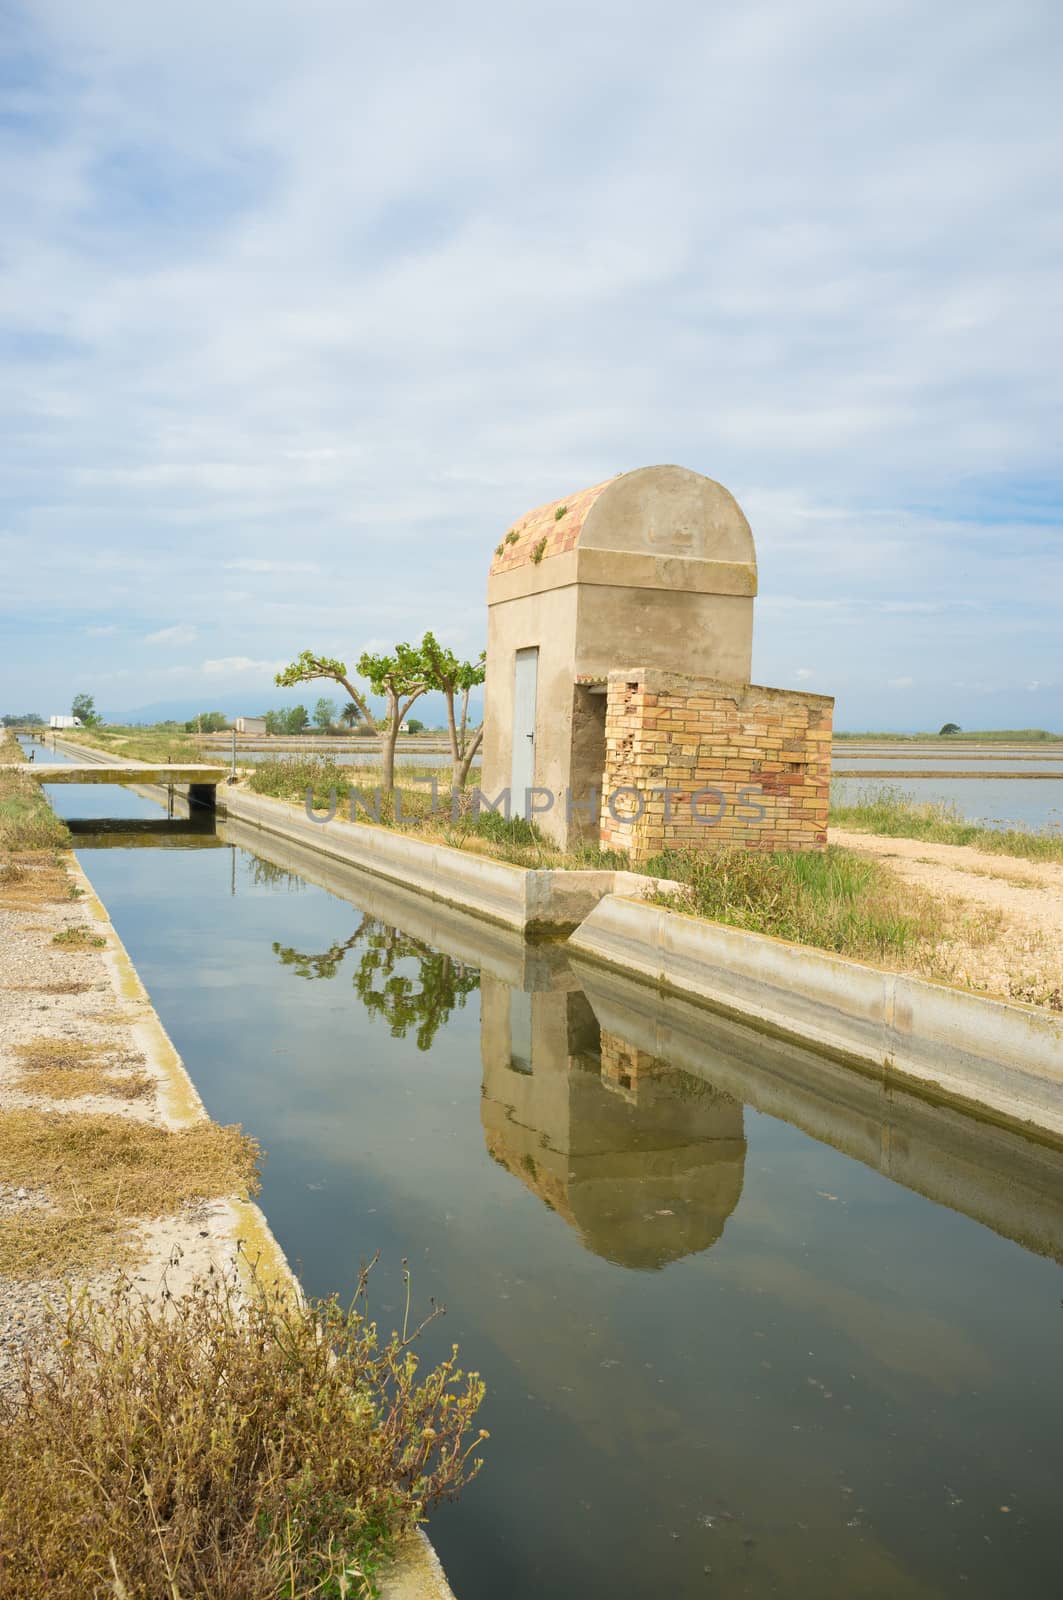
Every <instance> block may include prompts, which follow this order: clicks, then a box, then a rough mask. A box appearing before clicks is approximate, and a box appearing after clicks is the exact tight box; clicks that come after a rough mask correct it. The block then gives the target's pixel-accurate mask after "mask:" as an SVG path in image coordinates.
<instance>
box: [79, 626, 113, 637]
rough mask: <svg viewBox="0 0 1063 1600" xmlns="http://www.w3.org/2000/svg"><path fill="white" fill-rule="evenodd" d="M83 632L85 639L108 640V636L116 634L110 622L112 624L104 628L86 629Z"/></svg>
mask: <svg viewBox="0 0 1063 1600" xmlns="http://www.w3.org/2000/svg"><path fill="white" fill-rule="evenodd" d="M84 631H85V634H86V635H87V637H88V638H90V639H108V638H110V636H111V635H112V634H114V633H117V632H118V628H117V626H116V625H115V624H114V623H113V622H112V623H109V624H108V625H107V626H106V627H99V628H86V629H85V630H84Z"/></svg>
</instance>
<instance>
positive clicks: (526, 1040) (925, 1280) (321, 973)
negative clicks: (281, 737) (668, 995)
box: [50, 786, 1063, 1600]
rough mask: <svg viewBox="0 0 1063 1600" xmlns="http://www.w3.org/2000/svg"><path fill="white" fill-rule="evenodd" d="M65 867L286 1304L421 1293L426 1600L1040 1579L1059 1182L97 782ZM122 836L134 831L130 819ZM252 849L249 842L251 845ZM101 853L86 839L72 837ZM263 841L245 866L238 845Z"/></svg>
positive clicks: (659, 1006)
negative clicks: (455, 1363)
mask: <svg viewBox="0 0 1063 1600" xmlns="http://www.w3.org/2000/svg"><path fill="white" fill-rule="evenodd" d="M50 793H51V796H52V799H53V802H54V804H55V805H56V806H57V808H58V809H60V810H61V812H62V813H63V814H64V815H66V816H68V817H82V818H84V817H86V816H90V817H91V816H92V815H95V816H96V817H100V816H102V815H106V816H109V817H113V816H114V815H115V812H116V811H121V812H122V814H123V815H124V816H126V817H127V818H128V820H129V821H130V822H131V823H132V824H133V825H134V830H135V831H128V832H126V833H125V834H123V833H122V832H115V831H114V829H113V828H112V829H110V830H109V831H108V832H107V833H105V834H94V833H88V834H82V835H80V836H79V839H78V849H79V851H83V852H84V856H83V859H84V861H85V865H86V868H87V870H88V872H89V875H90V877H91V878H92V880H93V882H94V884H95V886H96V887H97V889H98V890H99V892H100V894H101V896H102V898H103V900H104V903H105V904H106V906H107V907H108V909H109V911H110V913H111V916H112V918H113V921H114V923H115V926H116V928H117V930H118V932H119V934H120V935H121V937H122V939H123V940H124V942H125V944H126V946H127V948H128V949H129V952H130V954H131V956H132V958H133V960H134V962H135V963H136V965H137V967H138V969H139V971H140V973H141V976H142V977H143V979H144V981H145V983H146V985H147V987H148V989H149V991H150V993H151V996H152V999H153V1000H154V1002H155V1005H156V1007H157V1009H158V1011H159V1013H160V1015H161V1017H162V1020H163V1023H164V1024H165V1026H166V1027H167V1029H168V1030H169V1032H170V1034H171V1036H172V1037H173V1039H174V1042H175V1043H176V1045H177V1047H178V1049H179V1050H180V1051H181V1053H182V1055H183V1056H184V1059H185V1061H186V1063H187V1065H188V1068H189V1071H190V1072H191V1074H192V1076H193V1078H194V1080H195V1082H196V1084H197V1086H198V1088H199V1090H200V1092H201V1093H202V1095H203V1098H204V1101H205V1102H206V1105H207V1107H208V1109H209V1111H210V1112H211V1114H212V1115H213V1116H214V1117H216V1118H217V1119H219V1120H221V1121H226V1122H228V1121H239V1122H242V1123H243V1124H244V1126H245V1127H246V1128H248V1129H249V1130H250V1131H251V1132H252V1133H254V1134H255V1135H256V1136H257V1137H258V1138H259V1139H260V1140H261V1141H262V1144H263V1146H264V1147H265V1149H266V1151H267V1152H268V1159H267V1162H266V1167H265V1174H264V1185H263V1194H262V1203H263V1206H264V1208H265V1211H266V1214H267V1216H268V1218H269V1221H270V1223H271V1225H272V1227H273V1229H274V1231H275V1232H276V1234H277V1237H278V1238H279V1240H280V1242H281V1244H282V1245H283V1247H284V1249H285V1250H286V1251H287V1253H288V1256H289V1258H290V1260H291V1261H292V1262H293V1264H295V1265H296V1267H297V1269H298V1270H299V1272H300V1274H301V1277H302V1280H303V1283H304V1284H305V1286H306V1288H307V1290H308V1291H310V1292H311V1293H314V1294H328V1293H331V1292H332V1291H337V1292H339V1293H340V1294H341V1295H347V1294H349V1293H350V1292H351V1290H352V1288H353V1285H354V1283H355V1279H356V1274H357V1270H358V1265H359V1262H361V1261H363V1260H365V1259H367V1258H368V1257H370V1256H371V1255H372V1254H373V1253H374V1252H375V1251H378V1250H379V1251H380V1252H381V1262H380V1264H379V1266H378V1267H377V1269H376V1270H375V1272H374V1274H373V1298H372V1303H371V1309H372V1310H373V1311H374V1312H375V1314H376V1315H377V1316H378V1317H379V1319H380V1321H381V1322H382V1324H384V1325H385V1326H386V1327H390V1326H391V1325H392V1324H393V1323H394V1322H395V1321H396V1319H398V1318H400V1317H401V1305H402V1292H401V1263H402V1261H403V1259H404V1258H407V1259H408V1260H409V1263H410V1265H411V1267H412V1271H413V1291H414V1297H415V1301H416V1303H417V1304H419V1305H420V1306H421V1307H427V1305H428V1302H429V1299H430V1297H432V1296H435V1297H436V1298H438V1299H439V1300H440V1301H443V1302H445V1303H446V1305H447V1307H448V1310H447V1315H446V1316H445V1318H443V1319H441V1320H440V1321H438V1322H436V1323H434V1324H433V1325H432V1326H431V1327H430V1328H429V1329H428V1332H427V1334H426V1337H425V1348H424V1354H425V1356H426V1358H431V1357H432V1356H433V1355H434V1354H436V1353H438V1352H440V1351H441V1350H442V1349H444V1348H445V1347H447V1346H449V1344H450V1342H451V1341H457V1342H459V1343H460V1345H461V1347H462V1355H463V1360H464V1362H465V1364H466V1365H467V1366H472V1367H475V1368H478V1369H479V1370H481V1371H482V1372H483V1374H484V1375H485V1377H486V1379H487V1382H488V1390H489V1398H488V1400H487V1402H486V1406H485V1414H484V1417H483V1422H484V1425H485V1426H486V1427H488V1428H489V1429H490V1430H491V1434H492V1438H491V1441H490V1444H489V1447H488V1460H487V1465H486V1467H485V1469H484V1471H483V1473H482V1475H481V1476H480V1478H479V1479H478V1480H477V1482H476V1483H475V1484H474V1485H473V1486H472V1487H471V1488H470V1489H469V1490H468V1491H467V1492H466V1494H465V1495H464V1496H463V1498H462V1499H461V1500H460V1501H458V1502H457V1503H456V1504H454V1505H451V1506H447V1507H444V1508H442V1509H441V1510H440V1511H439V1512H437V1514H436V1515H435V1516H434V1517H433V1520H432V1525H431V1532H432V1537H433V1540H434V1542H435V1543H436V1545H437V1548H438V1549H439V1551H440V1554H441V1556H442V1558H443V1561H444V1564H445V1566H446V1567H447V1570H448V1573H449V1575H450V1578H451V1581H452V1583H453V1585H454V1588H455V1591H456V1593H457V1595H458V1596H459V1597H460V1600H498V1597H500V1596H503V1595H504V1596H506V1597H507V1600H541V1597H542V1596H543V1595H551V1596H557V1597H559V1600H562V1597H563V1600H568V1597H572V1600H629V1597H631V1600H634V1597H636V1596H637V1597H642V1596H658V1595H660V1596H669V1597H676V1600H679V1597H682V1600H686V1597H693V1596H728V1597H730V1596H738V1595H741V1596H756V1597H762V1596H764V1597H766V1596H770V1595H785V1596H787V1597H789V1600H806V1597H807V1600H835V1597H836V1600H854V1597H876V1600H877V1597H882V1600H885V1597H889V1600H929V1597H932V1596H935V1597H940V1596H964V1597H967V1600H971V1597H974V1596H984V1597H990V1596H991V1597H993V1600H998V1597H999V1596H1001V1595H1003V1594H1020V1595H1023V1596H1027V1597H1030V1600H1033V1597H1037V1596H1049V1595H1056V1594H1058V1593H1060V1592H1061V1591H1063V1550H1061V1546H1060V1541H1059V1536H1058V1527H1059V1485H1060V1482H1061V1481H1063V1427H1061V1426H1060V1422H1061V1404H1060V1402H1061V1399H1063V1360H1061V1354H1063V1305H1061V1297H1063V1273H1061V1271H1060V1266H1059V1262H1060V1261H1061V1260H1063V1157H1061V1156H1060V1155H1059V1154H1058V1153H1055V1152H1053V1151H1051V1150H1048V1149H1045V1148H1044V1147H1041V1146H1038V1145H1036V1144H1032V1143H1031V1144H1028V1143H1026V1141H1024V1140H1022V1139H1021V1138H1019V1137H1018V1136H1016V1135H1013V1134H1005V1133H1003V1132H1002V1131H1000V1130H993V1129H992V1128H988V1127H986V1126H984V1125H979V1124H977V1123H973V1122H968V1121H967V1120H966V1119H963V1118H961V1117H958V1116H956V1115H955V1114H952V1113H948V1112H945V1111H942V1110H935V1109H934V1108H932V1107H928V1106H924V1105H921V1104H920V1103H919V1102H918V1101H915V1100H908V1099H907V1098H906V1097H904V1096H897V1095H894V1096H884V1095H883V1094H882V1093H881V1091H880V1090H878V1089H877V1088H876V1087H875V1086H874V1085H872V1084H870V1083H868V1082H867V1081H866V1080H863V1079H861V1078H859V1077H857V1076H856V1075H854V1074H847V1073H846V1072H845V1071H844V1070H843V1069H840V1068H837V1067H832V1066H831V1065H830V1064H829V1063H826V1062H821V1061H819V1060H817V1058H815V1057H812V1056H811V1055H804V1054H801V1053H795V1052H794V1051H792V1050H790V1049H787V1050H783V1048H782V1047H781V1046H779V1045H777V1044H772V1043H771V1042H770V1041H766V1040H762V1039H759V1038H758V1037H757V1036H756V1035H755V1034H753V1033H751V1032H747V1031H746V1030H743V1029H741V1028H738V1027H736V1026H735V1025H734V1024H724V1023H722V1022H720V1021H718V1020H717V1019H714V1018H713V1017H712V1016H710V1015H709V1014H707V1013H705V1012H698V1011H697V1010H696V1009H695V1008H691V1007H685V1006H682V1005H680V1004H678V1003H666V1002H664V1001H661V1000H659V999H658V998H657V997H655V996H654V995H653V994H652V993H650V992H647V991H645V990H640V989H639V988H638V986H635V985H625V984H624V983H623V982H622V981H618V980H616V979H608V980H607V979H605V978H604V977H602V976H601V975H596V974H595V973H594V972H593V971H581V972H577V971H574V970H572V969H571V968H570V966H569V964H568V962H567V959H566V957H565V955H564V952H563V950H559V949H545V950H544V949H542V948H538V949H536V948H534V947H532V948H527V947H524V946H522V945H521V944H520V942H519V941H518V940H516V939H514V938H512V937H510V936H508V935H506V934H504V933H502V932H500V931H498V930H492V929H490V928H488V927H487V926H486V925H484V924H479V923H476V922H475V921H473V920H472V919H468V918H465V917H461V916H459V914H457V913H454V912H448V911H445V910H442V909H441V908H439V907H437V906H432V905H430V904H426V903H425V902H424V901H422V900H420V899H419V898H418V897H417V896H416V895H414V894H412V893H405V892H404V891H401V890H395V889H392V888H388V887H387V886H384V885H381V884H380V883H378V882H376V881H374V880H372V879H359V878H356V877H355V876H354V875H353V874H352V875H351V878H350V883H349V886H348V887H346V888H345V889H344V891H343V894H342V896H340V895H338V894H336V893H328V892H326V891H325V890H324V889H322V888H319V887H317V886H315V884H314V883H313V882H311V881H309V879H308V878H307V877H306V876H301V875H299V874H298V873H296V872H293V871H291V870H290V868H289V867H287V866H286V865H285V863H284V861H283V859H271V858H270V857H269V856H267V855H264V854H261V853H256V851H260V850H261V848H262V846H261V845H260V844H259V843H257V842H256V841H255V840H254V838H253V836H251V835H248V834H246V833H245V834H241V833H239V832H238V830H236V829H232V830H227V829H226V827H225V825H224V824H223V825H221V826H220V828H219V831H218V833H217V834H216V835H213V834H208V835H198V836H197V835H196V834H195V833H193V832H191V831H190V830H189V829H188V828H187V827H185V828H183V829H181V830H179V831H175V832H173V833H167V832H166V831H165V830H164V828H163V824H162V822H161V819H160V812H159V808H158V807H157V806H156V805H155V804H153V803H152V802H151V801H148V800H145V799H141V798H139V797H137V796H136V795H134V794H132V793H130V792H129V791H126V790H118V789H106V788H103V789H101V788H95V789H87V790H80V789H77V788H75V787H72V786H71V787H67V788H55V789H52V790H51V791H50ZM138 824H139V827H138V826H137V825H138ZM244 840H250V841H251V842H252V843H254V844H255V848H254V849H251V848H247V847H246V846H245V843H244V842H243V841H244ZM103 846H109V848H102V847H103ZM268 848H269V849H270V850H272V848H273V847H272V846H270V847H268Z"/></svg>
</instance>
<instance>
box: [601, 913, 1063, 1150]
mask: <svg viewBox="0 0 1063 1600" xmlns="http://www.w3.org/2000/svg"><path fill="white" fill-rule="evenodd" d="M570 944H571V946H572V948H573V949H574V950H575V951H576V952H577V953H578V954H580V955H582V956H585V957H587V958H588V959H589V960H591V961H595V962H599V963H601V964H603V965H605V966H608V967H613V968H616V969H618V970H621V971H624V972H627V973H634V974H637V975H638V976H639V977H641V978H643V979H644V980H646V981H647V982H649V983H652V984H654V985H656V986H657V987H658V988H659V989H662V990H664V991H666V992H668V993H673V994H679V995H685V996H690V997H692V998H694V999H697V1000H700V1001H703V1002H705V1003H707V1004H709V1005H711V1006H712V1007H714V1008H716V1009H718V1010H720V1011H723V1012H724V1013H727V1014H731V1015H734V1016H741V1017H745V1018H751V1019H753V1020H755V1021H756V1022H757V1023H759V1024H760V1025H761V1026H762V1027H764V1028H768V1029H770V1030H771V1031H772V1032H774V1033H777V1034H778V1035H780V1036H782V1037H785V1038H789V1039H796V1040H803V1041H805V1042H807V1043H810V1044H812V1045H814V1046H815V1047H816V1048H817V1049H818V1050H822V1051H825V1052H827V1053H828V1054H830V1055H832V1056H834V1057H836V1058H839V1059H842V1060H844V1061H846V1062H848V1063H850V1064H851V1065H853V1066H857V1067H859V1068H860V1069H861V1070H864V1071H872V1072H874V1073H876V1074H878V1075H881V1076H882V1077H883V1078H884V1079H889V1080H892V1079H896V1080H899V1081H901V1082H903V1083H907V1084H910V1085H912V1086H913V1087H917V1088H918V1089H919V1090H920V1092H922V1093H924V1094H929V1095H931V1096H933V1097H934V1098H938V1099H941V1100H944V1101H946V1102H949V1103H954V1104H958V1105H963V1106H969V1107H971V1108H977V1109H978V1110H980V1111H983V1112H984V1111H989V1112H991V1113H992V1114H993V1115H995V1116H997V1117H1000V1118H1002V1119H1004V1120H1006V1121H1008V1122H1010V1123H1015V1124H1019V1125H1023V1126H1026V1127H1031V1128H1035V1129H1043V1130H1045V1131H1046V1132H1048V1133H1050V1134H1052V1135H1053V1136H1054V1137H1056V1138H1063V1017H1060V1016H1056V1015H1054V1014H1053V1013H1051V1012H1048V1011H1042V1010H1035V1009H1033V1008H1032V1007H1027V1006H1019V1005H1008V1004H1006V1003H1005V1002H1003V1001H998V1000H989V999H985V998H983V997H982V996H980V995H975V994H971V993H969V992H967V991H966V990H962V989H952V988H948V987H946V986H945V985H943V984H935V983H930V982H927V981H926V980H925V979H921V978H911V977H908V976H906V975H905V974H904V973H899V972H888V971H884V970H881V969H879V968H877V967H871V966H868V965H866V964H864V963H863V962H859V961H852V960H850V959H848V958H847V957H843V956H835V955H831V954H830V953H829V952H827V951H823V950H813V949H809V948H808V947H807V946H804V945H795V944H789V943H787V942H786V941H785V940H782V939H773V938H769V937H767V936H765V935H763V934H755V933H747V932H746V931H745V930H744V929H741V928H729V927H725V926H723V925H722V924H720V923H715V922H706V921H702V920H701V919H699V918H695V917H690V916H684V915H683V914H682V913H680V912H676V911H669V910H667V909H665V908H664V907H662V906H656V905H647V904H644V903H641V902H639V901H635V900H631V899H626V898H624V897H623V896H620V895H608V896H606V898H605V899H604V900H602V901H601V903H600V904H599V905H598V906H596V907H595V909H594V910H593V911H592V912H591V913H590V914H589V916H588V917H587V918H586V919H585V920H584V922H583V923H582V924H581V925H580V927H579V928H578V929H577V930H576V932H575V933H574V934H573V935H572V938H571V940H570Z"/></svg>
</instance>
